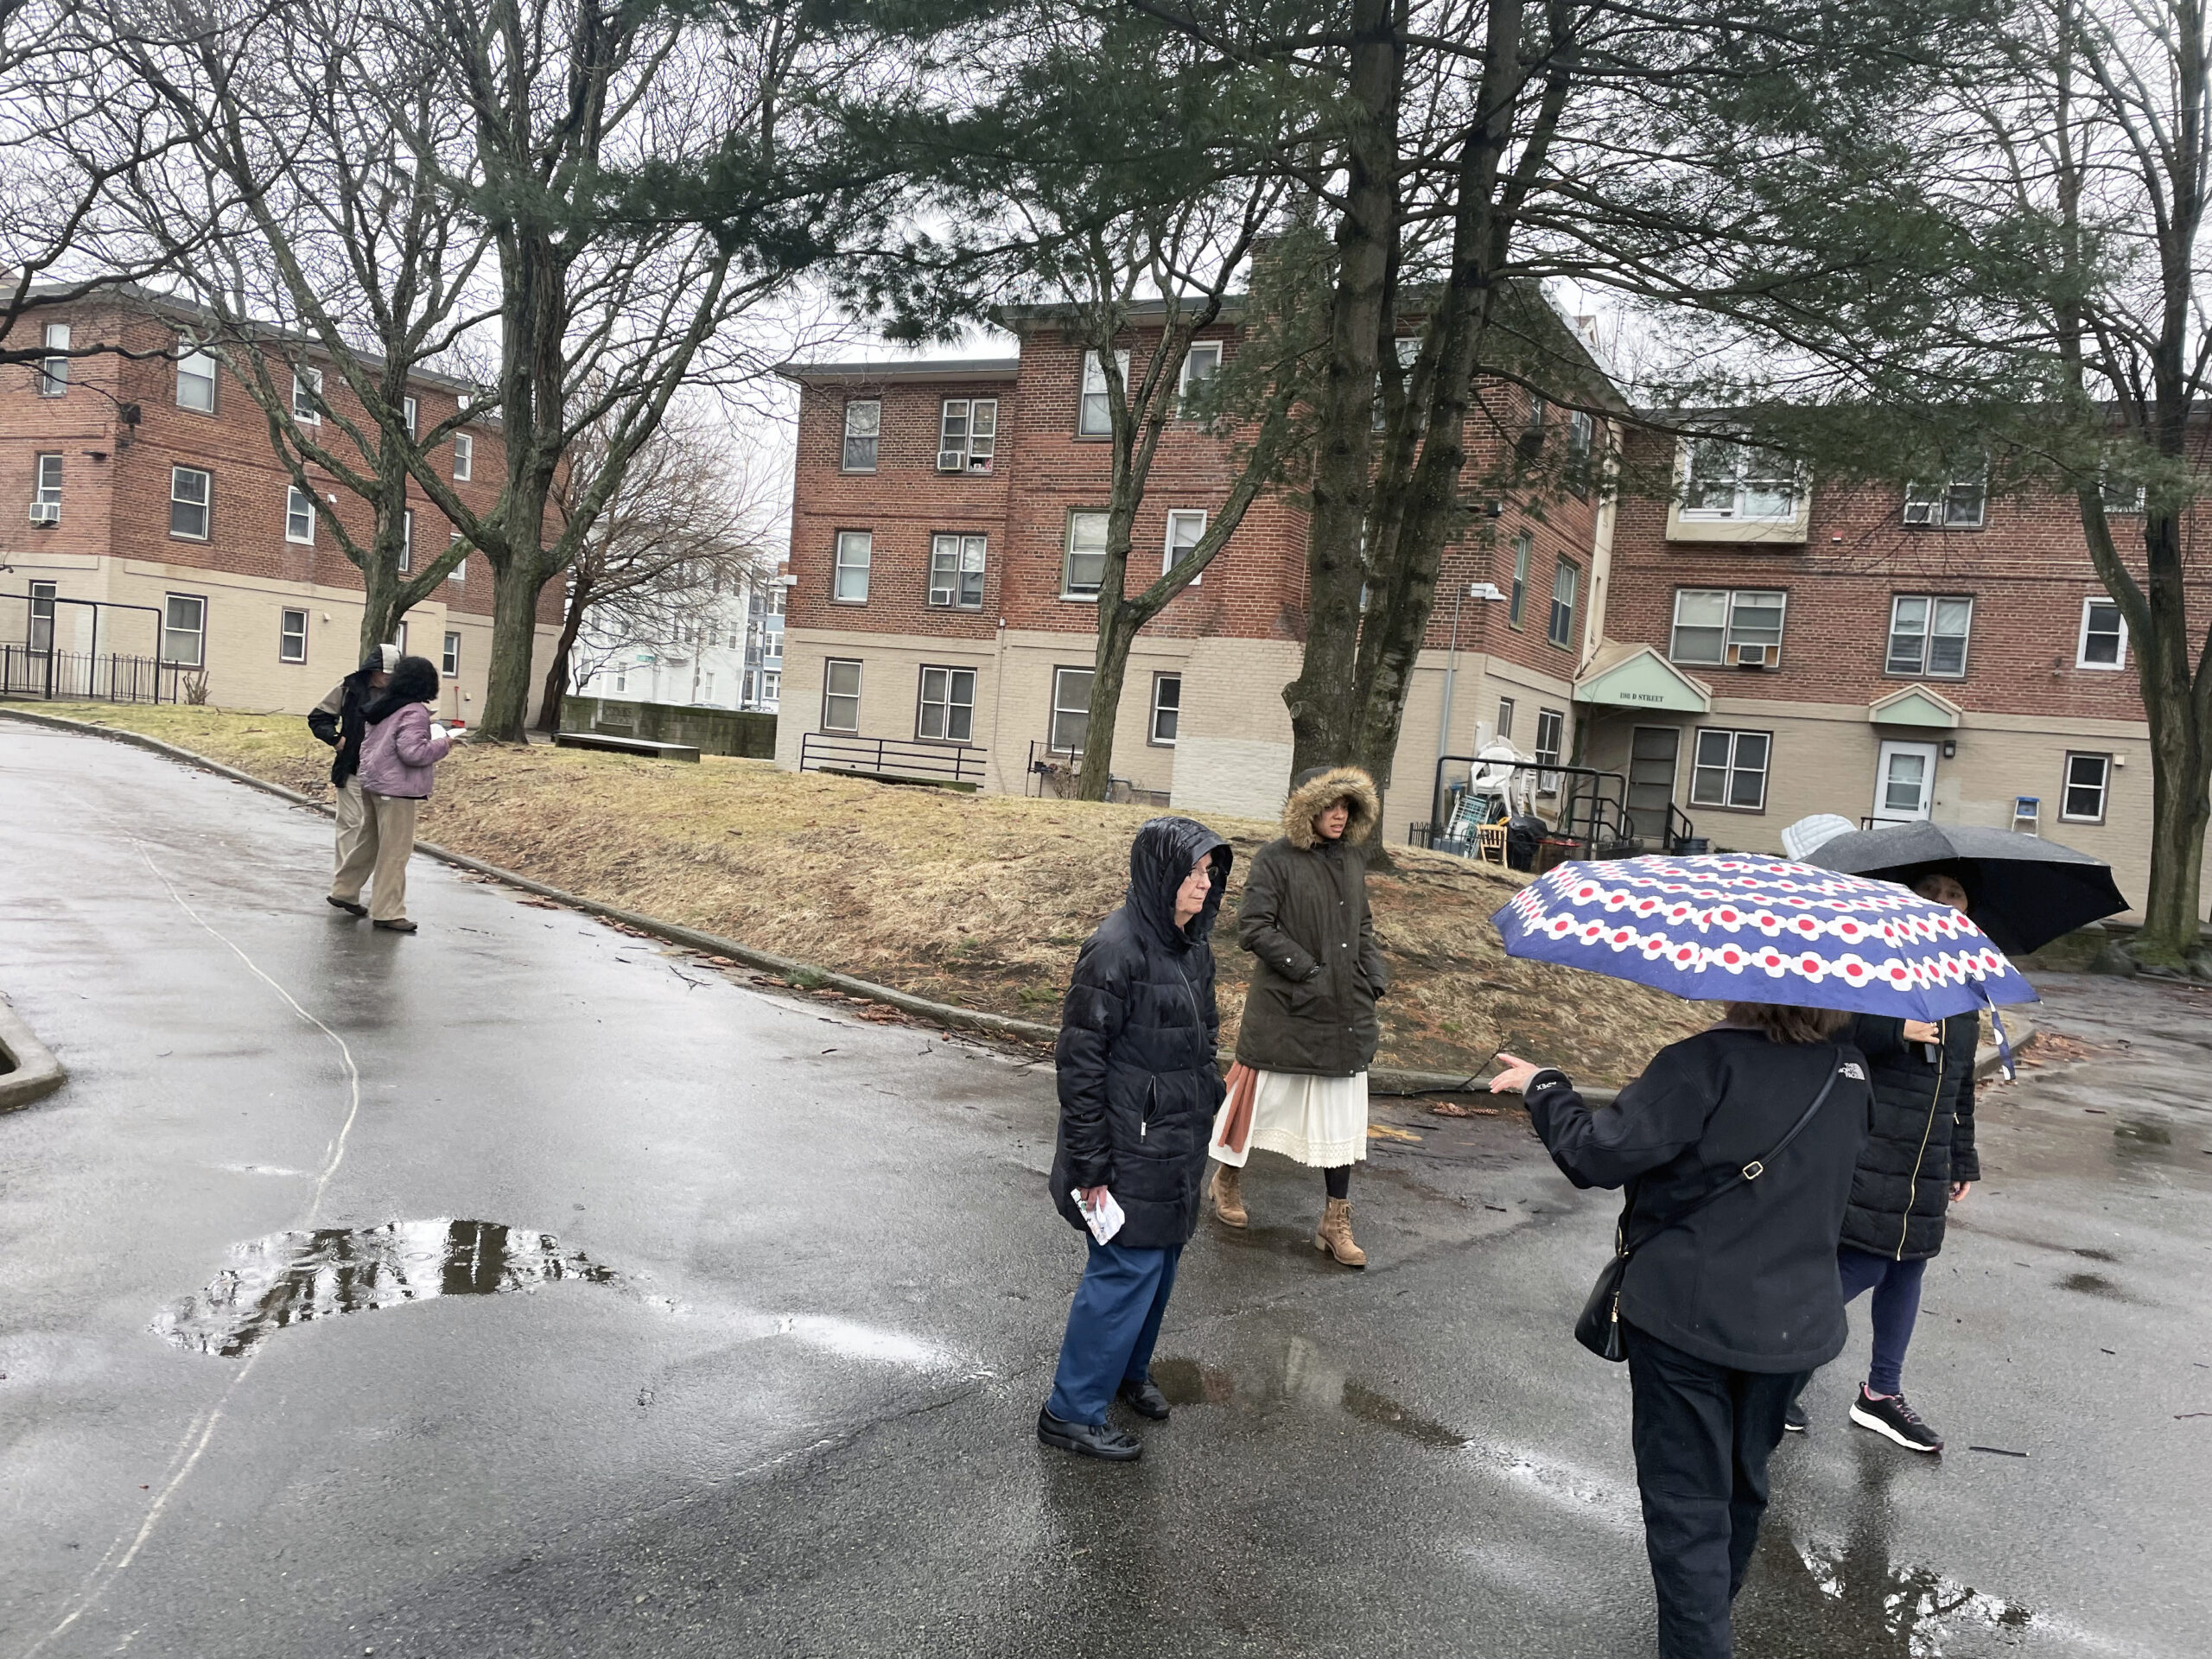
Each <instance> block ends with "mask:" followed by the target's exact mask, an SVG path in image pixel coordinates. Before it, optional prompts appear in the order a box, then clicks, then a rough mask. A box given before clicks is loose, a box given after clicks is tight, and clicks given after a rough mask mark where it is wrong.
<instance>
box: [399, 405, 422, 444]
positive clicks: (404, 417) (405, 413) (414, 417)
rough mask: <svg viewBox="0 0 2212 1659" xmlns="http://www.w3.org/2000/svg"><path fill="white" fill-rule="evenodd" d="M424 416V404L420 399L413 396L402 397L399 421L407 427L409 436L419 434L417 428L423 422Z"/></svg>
mask: <svg viewBox="0 0 2212 1659" xmlns="http://www.w3.org/2000/svg"><path fill="white" fill-rule="evenodd" d="M422 416H423V405H422V404H421V402H420V401H419V400H417V399H416V398H413V397H402V398H401V399H400V400H399V422H400V424H401V425H402V426H404V427H405V428H406V429H407V435H408V436H409V437H410V438H412V437H416V436H418V435H419V433H418V431H417V428H418V427H419V426H420V424H421V422H422Z"/></svg>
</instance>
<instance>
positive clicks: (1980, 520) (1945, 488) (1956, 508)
mask: <svg viewBox="0 0 2212 1659" xmlns="http://www.w3.org/2000/svg"><path fill="white" fill-rule="evenodd" d="M1968 505H1971V506H1972V508H1973V515H1972V516H1971V517H1968V516H1967V507H1968ZM1988 521H1989V463H1988V462H1987V461H1984V462H1982V464H1981V466H1980V467H1979V468H1977V469H1976V470H1975V471H1974V472H1971V473H1953V474H1951V475H1950V476H1949V477H1948V478H1947V479H1945V480H1943V481H1942V483H1941V484H1936V483H1934V482H1930V481H1927V480H1919V481H1916V482H1914V483H1910V484H1908V485H1906V486H1905V487H1904V522H1905V523H1906V524H1916V525H1919V526H1921V527H1923V528H1924V529H1928V530H1980V528H1981V527H1982V526H1983V525H1984V524H1986V523H1987V522H1988Z"/></svg>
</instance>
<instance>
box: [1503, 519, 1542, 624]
mask: <svg viewBox="0 0 2212 1659" xmlns="http://www.w3.org/2000/svg"><path fill="white" fill-rule="evenodd" d="M1535 554H1536V538H1535V537H1534V536H1531V535H1530V534H1529V532H1528V531H1525V530H1524V531H1522V532H1521V533H1520V534H1519V535H1518V536H1516V537H1514V538H1513V596H1512V598H1511V599H1510V601H1508V602H1507V604H1506V607H1505V620H1506V621H1507V622H1508V623H1510V625H1511V626H1514V627H1516V628H1517V627H1519V626H1521V619H1522V617H1523V616H1524V615H1526V614H1527V613H1528V609H1529V560H1530V559H1532V558H1534V557H1535Z"/></svg>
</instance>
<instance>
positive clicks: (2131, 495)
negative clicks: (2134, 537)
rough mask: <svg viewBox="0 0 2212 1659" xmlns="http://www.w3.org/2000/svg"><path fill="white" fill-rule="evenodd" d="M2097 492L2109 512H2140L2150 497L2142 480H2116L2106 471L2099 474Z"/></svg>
mask: <svg viewBox="0 0 2212 1659" xmlns="http://www.w3.org/2000/svg"><path fill="white" fill-rule="evenodd" d="M2097 491H2098V493H2099V494H2101V496H2102V497H2103V498H2104V504H2105V511H2106V512H2125V513H2133V512H2142V511H2143V505H2144V502H2145V499H2147V496H2148V492H2147V491H2145V488H2144V486H2143V480H2141V479H2139V478H2114V477H2113V475H2112V474H2111V473H2109V472H2105V471H2101V472H2099V473H2098V474H2097Z"/></svg>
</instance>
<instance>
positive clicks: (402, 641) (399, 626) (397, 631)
mask: <svg viewBox="0 0 2212 1659" xmlns="http://www.w3.org/2000/svg"><path fill="white" fill-rule="evenodd" d="M391 643H392V646H393V648H394V649H395V650H397V652H399V654H400V655H401V656H403V657H404V656H405V655H406V654H407V624H406V623H405V622H404V621H403V622H395V623H393V624H392V625H391Z"/></svg>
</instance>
